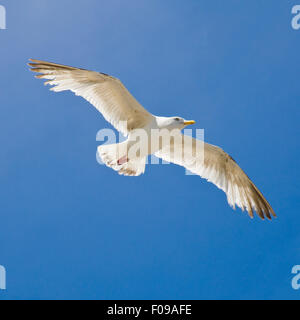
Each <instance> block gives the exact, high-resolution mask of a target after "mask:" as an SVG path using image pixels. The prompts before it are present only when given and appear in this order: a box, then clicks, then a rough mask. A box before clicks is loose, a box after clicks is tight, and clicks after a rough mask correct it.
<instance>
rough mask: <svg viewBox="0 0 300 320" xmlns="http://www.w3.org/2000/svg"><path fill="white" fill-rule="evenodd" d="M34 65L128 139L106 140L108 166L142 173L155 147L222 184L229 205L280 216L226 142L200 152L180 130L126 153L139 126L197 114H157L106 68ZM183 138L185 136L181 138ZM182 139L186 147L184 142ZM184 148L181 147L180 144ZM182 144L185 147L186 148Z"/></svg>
mask: <svg viewBox="0 0 300 320" xmlns="http://www.w3.org/2000/svg"><path fill="white" fill-rule="evenodd" d="M29 60H30V63H28V65H29V66H30V67H31V71H34V72H37V73H39V75H37V76H36V78H39V79H46V80H47V81H46V82H45V85H47V84H48V85H51V86H52V87H51V89H50V90H52V91H55V92H61V91H66V90H70V91H72V92H74V93H75V95H77V96H81V97H83V98H84V99H86V100H87V101H88V102H90V103H91V104H92V105H93V106H94V107H95V108H96V109H97V110H98V111H99V112H100V113H102V115H103V117H104V118H105V119H106V120H107V121H108V122H110V123H111V124H112V125H113V126H114V127H115V128H116V129H117V130H118V131H119V132H121V133H122V134H123V135H124V136H125V137H127V140H125V141H124V142H122V143H119V144H111V145H102V146H99V148H98V154H99V155H100V157H101V159H102V161H103V162H104V163H105V164H106V165H107V166H108V167H111V168H112V169H114V170H115V171H117V172H118V173H119V174H121V175H125V176H139V175H141V174H143V173H144V171H145V166H146V158H147V156H148V155H149V154H150V153H151V152H152V153H154V154H155V155H156V156H157V157H159V158H161V159H163V160H164V161H168V162H172V163H174V164H177V165H180V166H183V167H185V168H186V169H188V170H189V171H190V172H192V173H193V174H196V175H199V176H200V177H202V178H205V179H206V180H207V181H209V182H211V183H213V184H215V185H216V186H217V187H218V188H219V189H221V190H223V191H224V192H225V194H226V196H227V201H228V203H229V205H230V206H231V207H232V208H233V209H235V208H236V206H238V207H239V208H240V209H241V210H242V211H244V210H246V211H247V212H248V214H249V216H250V217H251V218H253V216H254V212H256V213H257V215H258V216H259V217H260V218H261V219H265V218H268V219H270V220H271V217H272V216H273V217H276V214H275V212H274V211H273V209H272V207H271V206H270V204H269V203H268V201H267V200H266V199H265V197H264V196H263V195H262V193H261V192H260V191H259V190H258V188H257V187H256V186H255V185H254V183H253V182H252V181H251V180H250V178H249V177H248V176H247V175H246V174H245V172H244V171H243V170H242V169H241V168H240V167H239V165H238V164H237V163H236V162H235V160H234V159H233V158H232V157H231V156H230V155H228V154H227V153H226V152H224V151H223V150H222V149H221V148H219V147H217V146H214V145H211V144H208V143H204V142H202V143H203V144H204V147H203V152H202V154H203V156H202V157H201V155H200V154H198V153H199V150H198V149H197V146H198V144H199V140H196V139H194V138H192V137H190V136H187V135H182V134H181V133H179V134H178V135H177V137H179V138H180V139H171V140H170V141H169V143H168V144H163V143H162V144H159V146H158V147H157V149H156V150H154V151H153V150H150V151H149V150H148V148H147V150H146V152H144V153H142V152H141V153H140V156H139V157H132V158H130V157H128V154H127V153H126V152H127V151H128V148H129V146H130V145H132V141H133V140H134V139H132V137H133V136H134V134H135V133H136V132H137V130H140V129H143V130H144V131H145V132H146V133H147V134H149V133H150V131H151V130H152V129H158V130H163V129H166V130H174V129H175V130H178V132H180V131H181V130H182V129H184V128H185V127H186V126H188V125H191V124H194V123H195V121H193V120H185V119H183V118H182V117H158V116H154V115H152V114H151V113H150V112H149V111H147V110H146V109H145V108H144V107H143V106H142V105H141V104H140V103H139V102H138V101H137V100H136V99H135V98H134V97H133V96H132V95H131V94H130V92H129V91H128V90H127V89H126V87H125V86H124V85H123V84H122V82H121V81H120V80H119V79H117V78H115V77H112V76H110V75H108V74H105V73H100V72H96V71H89V70H85V69H80V68H74V67H69V66H66V65H61V64H56V63H51V62H46V61H41V60H35V59H29ZM181 138H182V139H181ZM182 144H185V145H184V148H182ZM178 148H179V149H180V150H183V153H184V154H183V156H182V154H181V152H179V153H180V154H179V153H178V152H176V150H177V149H178ZM181 148H182V149H181ZM197 152H198V153H197Z"/></svg>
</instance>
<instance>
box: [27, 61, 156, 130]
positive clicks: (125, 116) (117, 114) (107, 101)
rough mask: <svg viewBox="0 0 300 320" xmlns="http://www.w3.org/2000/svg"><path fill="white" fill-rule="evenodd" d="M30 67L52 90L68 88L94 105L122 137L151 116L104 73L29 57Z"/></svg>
mask: <svg viewBox="0 0 300 320" xmlns="http://www.w3.org/2000/svg"><path fill="white" fill-rule="evenodd" d="M30 61H31V63H29V66H30V67H31V70H32V71H34V72H37V73H40V75H37V76H36V77H37V78H39V79H46V80H47V81H46V82H45V84H46V85H52V86H53V87H52V88H51V89H50V90H52V91H55V92H60V91H65V90H70V91H72V92H74V93H75V94H76V95H77V96H81V97H83V98H84V99H86V100H87V101H88V102H90V103H91V104H92V105H94V106H95V107H96V109H97V110H98V111H100V112H101V113H102V115H103V116H104V118H105V119H106V120H107V121H108V122H110V123H111V124H112V125H113V126H114V127H115V128H116V129H117V130H119V131H120V132H122V133H123V134H124V135H125V136H127V135H128V133H129V132H130V131H131V130H134V129H136V128H141V127H144V126H145V125H146V124H147V123H148V122H150V121H151V120H152V119H153V116H152V115H151V114H150V113H149V112H148V111H147V110H146V109H144V108H143V107H142V106H141V105H140V104H139V103H138V101H137V100H136V99H135V98H134V97H133V96H132V95H131V94H130V92H129V91H128V90H127V89H126V88H125V86H124V85H123V84H122V82H121V81H120V80H118V79H116V78H114V77H112V76H109V75H107V74H105V73H99V72H95V71H89V70H85V69H79V68H74V67H69V66H65V65H60V64H56V63H52V62H46V61H41V60H34V59H30Z"/></svg>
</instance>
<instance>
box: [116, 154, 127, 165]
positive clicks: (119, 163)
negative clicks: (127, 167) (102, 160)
mask: <svg viewBox="0 0 300 320" xmlns="http://www.w3.org/2000/svg"><path fill="white" fill-rule="evenodd" d="M128 161H129V160H128V158H127V155H125V156H123V157H122V158H120V159H119V160H118V166H121V165H122V164H124V163H126V162H128Z"/></svg>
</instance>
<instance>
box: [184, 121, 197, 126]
mask: <svg viewBox="0 0 300 320" xmlns="http://www.w3.org/2000/svg"><path fill="white" fill-rule="evenodd" d="M195 123H196V122H195V121H194V120H189V121H184V125H185V126H189V125H190V124H195Z"/></svg>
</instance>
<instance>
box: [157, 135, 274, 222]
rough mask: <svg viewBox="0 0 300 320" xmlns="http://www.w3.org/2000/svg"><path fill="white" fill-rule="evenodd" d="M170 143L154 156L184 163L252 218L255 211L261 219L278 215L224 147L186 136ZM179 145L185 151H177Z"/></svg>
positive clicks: (230, 202)
mask: <svg viewBox="0 0 300 320" xmlns="http://www.w3.org/2000/svg"><path fill="white" fill-rule="evenodd" d="M170 143H171V146H169V145H168V146H167V145H165V146H163V148H162V149H161V150H159V151H158V152H157V153H156V154H155V155H156V156H157V157H159V158H162V159H163V160H165V161H168V162H173V163H175V164H178V165H181V166H183V167H185V168H186V169H188V170H189V171H191V172H192V173H194V174H197V175H199V176H201V177H202V178H205V179H206V180H207V181H209V182H211V183H213V184H215V185H216V186H217V187H218V188H219V189H221V190H223V191H224V192H225V193H226V196H227V201H228V203H229V205H230V206H231V207H232V208H233V209H235V206H238V207H240V208H241V209H242V210H243V211H244V210H246V211H247V212H248V214H249V216H250V217H251V218H253V212H254V211H256V212H257V214H258V215H259V217H260V218H262V219H265V217H267V218H268V219H271V216H274V217H276V214H275V212H274V211H273V209H272V207H271V206H270V204H269V203H268V201H267V200H266V199H265V197H264V196H263V195H262V193H261V192H260V191H259V190H258V188H257V187H256V186H255V185H254V183H253V182H252V181H251V180H250V179H249V177H248V176H247V175H246V174H245V173H244V171H243V170H242V169H241V168H240V167H239V166H238V164H237V163H236V162H235V160H234V159H233V158H232V157H230V156H229V155H228V154H227V153H226V152H224V151H223V150H222V149H221V148H219V147H216V146H213V145H210V144H207V143H204V142H202V141H199V140H196V139H194V138H192V137H189V136H185V135H181V139H172V140H171V142H170ZM176 144H177V145H176ZM178 144H181V146H179V145H178ZM176 148H178V149H180V150H183V152H182V153H178V152H176ZM190 149H192V150H190ZM191 157H193V159H192V158H191Z"/></svg>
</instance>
